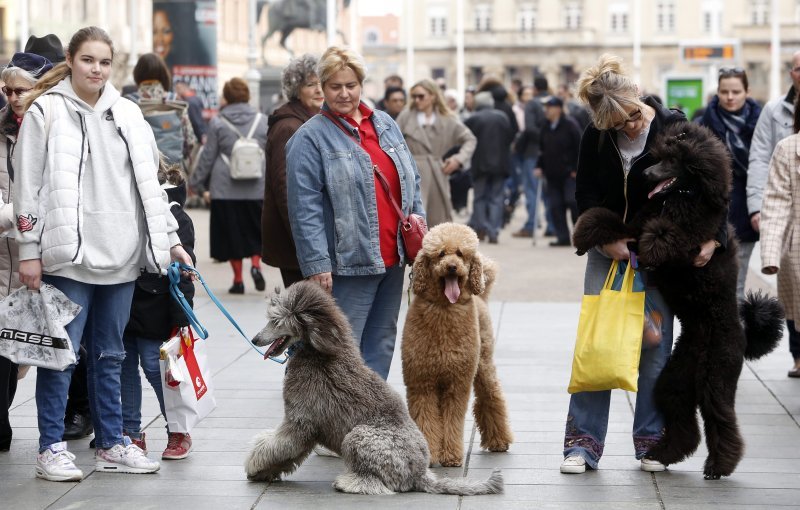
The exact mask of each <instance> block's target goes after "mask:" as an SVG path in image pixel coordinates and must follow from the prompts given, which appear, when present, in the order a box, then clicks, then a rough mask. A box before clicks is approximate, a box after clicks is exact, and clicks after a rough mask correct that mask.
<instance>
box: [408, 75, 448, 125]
mask: <svg viewBox="0 0 800 510" xmlns="http://www.w3.org/2000/svg"><path fill="white" fill-rule="evenodd" d="M417 87H421V88H423V89H425V91H426V92H427V93H428V94H430V95H431V96H433V110H434V111H435V112H436V113H438V114H439V115H444V116H449V115H453V111H452V110H451V109H450V108H448V107H447V103H446V102H445V101H444V96H443V95H442V89H440V88H439V85H437V84H436V83H434V81H433V80H429V79H428V78H425V79H424V80H420V81H418V82H417V83H415V84H414V85H413V86H412V87H411V89H410V90H411V91H412V92H413V90H414V89H415V88H417ZM408 109H409V110H415V111H416V109H417V105H416V103H415V102H414V101H411V102H410V103H409V105H408Z"/></svg>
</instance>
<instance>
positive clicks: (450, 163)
mask: <svg viewBox="0 0 800 510" xmlns="http://www.w3.org/2000/svg"><path fill="white" fill-rule="evenodd" d="M459 168H461V163H459V162H458V160H457V159H456V158H455V156H451V157H449V158H447V160H446V161H445V162H444V166H442V172H444V174H445V175H450V174H452V173H453V172H455V171H456V170H458V169H459Z"/></svg>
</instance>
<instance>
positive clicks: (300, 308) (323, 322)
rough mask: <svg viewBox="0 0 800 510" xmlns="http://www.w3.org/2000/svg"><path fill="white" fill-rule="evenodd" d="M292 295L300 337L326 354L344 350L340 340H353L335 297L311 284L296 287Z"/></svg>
mask: <svg viewBox="0 0 800 510" xmlns="http://www.w3.org/2000/svg"><path fill="white" fill-rule="evenodd" d="M289 293H290V296H292V297H293V301H294V302H293V303H292V309H293V311H294V314H293V319H294V320H295V321H297V324H298V326H299V327H298V329H299V330H300V336H301V337H302V338H303V339H304V340H306V341H308V343H310V344H311V346H312V347H313V348H314V350H316V351H319V352H321V353H323V354H333V353H335V352H336V351H337V350H340V349H339V345H338V344H339V342H340V341H341V340H340V339H341V338H348V339H349V338H350V336H349V334H350V331H349V328H350V326H349V323H348V322H347V317H345V316H344V314H343V313H342V311H341V310H339V307H338V306H337V305H336V301H335V300H334V299H333V296H331V295H330V294H328V292H326V291H325V290H323V289H322V287H320V286H319V285H317V284H316V283H313V282H308V281H304V282H298V283H296V284H294V285H292V286H291V287H290V290H289Z"/></svg>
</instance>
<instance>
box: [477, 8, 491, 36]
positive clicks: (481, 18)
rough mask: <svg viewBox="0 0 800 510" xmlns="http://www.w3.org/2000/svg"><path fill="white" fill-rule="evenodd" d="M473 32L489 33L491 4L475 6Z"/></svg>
mask: <svg viewBox="0 0 800 510" xmlns="http://www.w3.org/2000/svg"><path fill="white" fill-rule="evenodd" d="M475 30H477V31H478V32H491V30H492V6H491V4H478V5H476V6H475Z"/></svg>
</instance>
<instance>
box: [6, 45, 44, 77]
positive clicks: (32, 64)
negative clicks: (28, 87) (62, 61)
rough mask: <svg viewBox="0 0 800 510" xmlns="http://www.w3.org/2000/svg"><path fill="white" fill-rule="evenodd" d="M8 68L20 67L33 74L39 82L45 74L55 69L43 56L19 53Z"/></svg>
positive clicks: (15, 54)
mask: <svg viewBox="0 0 800 510" xmlns="http://www.w3.org/2000/svg"><path fill="white" fill-rule="evenodd" d="M6 67H7V68H10V67H19V68H20V69H23V70H25V71H28V72H29V73H31V75H32V76H33V77H34V78H36V79H37V80H38V79H39V78H41V77H42V75H44V73H46V72H47V71H49V70H50V69H52V68H53V64H52V63H50V61H49V60H47V59H46V58H44V57H42V56H41V55H37V54H35V53H22V52H17V53H14V56H13V57H11V62H9V63H8V66H6Z"/></svg>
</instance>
